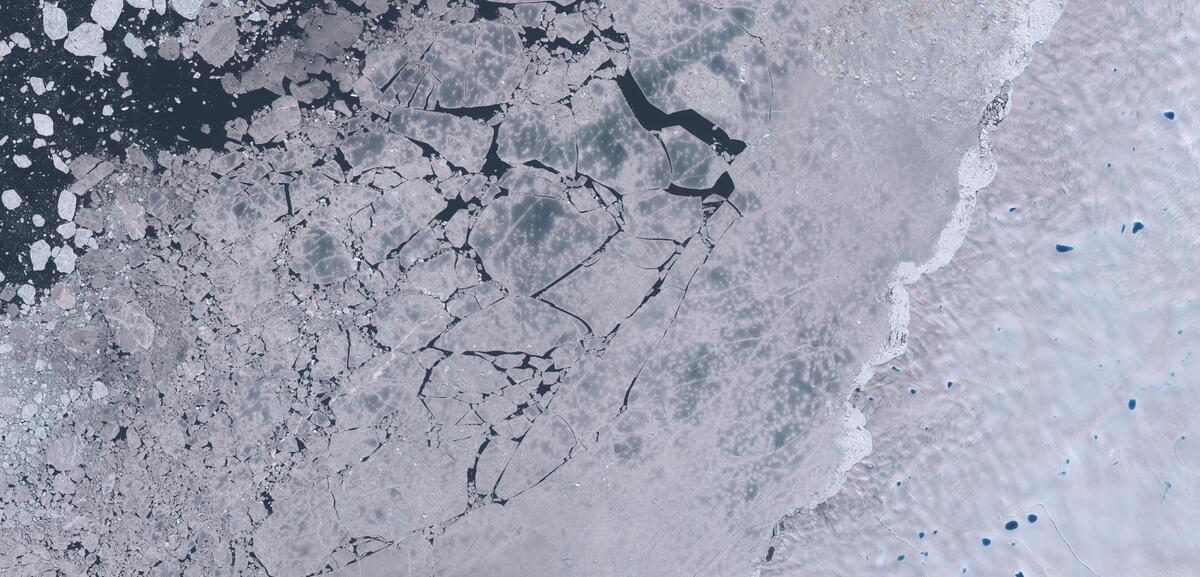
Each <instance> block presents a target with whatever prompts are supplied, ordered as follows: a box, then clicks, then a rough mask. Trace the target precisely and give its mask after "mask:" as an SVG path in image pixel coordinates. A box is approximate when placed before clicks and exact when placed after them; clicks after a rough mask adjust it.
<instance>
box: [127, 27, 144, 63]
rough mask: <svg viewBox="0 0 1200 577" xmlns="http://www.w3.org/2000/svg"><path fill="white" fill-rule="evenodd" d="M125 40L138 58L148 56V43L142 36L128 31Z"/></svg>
mask: <svg viewBox="0 0 1200 577" xmlns="http://www.w3.org/2000/svg"><path fill="white" fill-rule="evenodd" d="M123 42H124V43H125V47H126V48H128V49H129V51H130V52H132V53H133V55H134V56H137V57H138V58H145V57H146V43H145V42H143V41H142V39H141V38H138V37H137V36H134V35H133V34H130V33H129V32H126V33H125V39H124V40H123Z"/></svg>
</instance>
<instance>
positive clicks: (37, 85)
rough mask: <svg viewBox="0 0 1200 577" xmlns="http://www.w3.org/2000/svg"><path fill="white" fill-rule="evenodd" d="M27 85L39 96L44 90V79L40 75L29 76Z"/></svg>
mask: <svg viewBox="0 0 1200 577" xmlns="http://www.w3.org/2000/svg"><path fill="white" fill-rule="evenodd" d="M29 87H30V88H32V89H33V93H34V94H36V95H38V96H41V95H42V94H44V93H45V92H46V81H45V80H42V78H41V77H40V76H30V77H29Z"/></svg>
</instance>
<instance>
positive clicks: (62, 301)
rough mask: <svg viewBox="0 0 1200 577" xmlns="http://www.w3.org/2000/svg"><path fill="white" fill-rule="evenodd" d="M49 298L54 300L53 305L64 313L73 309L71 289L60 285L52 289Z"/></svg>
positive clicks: (73, 301) (73, 297) (73, 298)
mask: <svg viewBox="0 0 1200 577" xmlns="http://www.w3.org/2000/svg"><path fill="white" fill-rule="evenodd" d="M50 296H51V298H53V299H54V304H56V305H58V308H60V309H62V310H64V311H69V310H71V309H73V308H75V293H72V292H71V289H69V288H67V287H64V286H62V285H59V286H57V287H54V290H52V291H51V292H50Z"/></svg>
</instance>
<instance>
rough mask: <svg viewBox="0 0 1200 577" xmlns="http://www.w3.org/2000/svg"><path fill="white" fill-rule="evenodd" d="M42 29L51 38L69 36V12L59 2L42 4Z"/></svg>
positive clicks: (57, 38)
mask: <svg viewBox="0 0 1200 577" xmlns="http://www.w3.org/2000/svg"><path fill="white" fill-rule="evenodd" d="M42 30H43V31H45V32H46V36H47V37H49V38H50V39H51V40H55V41H58V40H62V39H63V38H66V37H67V13H66V12H64V11H63V9H62V8H59V7H58V5H57V4H50V3H44V4H42Z"/></svg>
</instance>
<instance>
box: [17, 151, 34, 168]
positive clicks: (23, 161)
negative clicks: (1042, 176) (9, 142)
mask: <svg viewBox="0 0 1200 577" xmlns="http://www.w3.org/2000/svg"><path fill="white" fill-rule="evenodd" d="M13 164H15V165H17V168H29V167H30V166H33V162H31V161H30V160H29V157H28V156H25V155H24V154H15V155H13Z"/></svg>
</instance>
